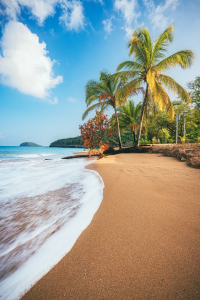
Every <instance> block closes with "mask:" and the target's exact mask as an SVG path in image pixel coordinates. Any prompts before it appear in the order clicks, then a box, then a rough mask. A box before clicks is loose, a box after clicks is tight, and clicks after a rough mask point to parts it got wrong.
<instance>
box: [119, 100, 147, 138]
mask: <svg viewBox="0 0 200 300" xmlns="http://www.w3.org/2000/svg"><path fill="white" fill-rule="evenodd" d="M141 109H142V104H141V103H139V104H137V105H136V106H135V103H134V101H133V100H129V101H128V103H126V104H122V105H121V106H120V107H119V108H118V112H119V113H118V118H119V126H120V129H127V128H130V129H131V131H132V132H133V141H134V143H135V136H136V133H137V130H138V127H139V122H140V113H141Z"/></svg>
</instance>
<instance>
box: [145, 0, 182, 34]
mask: <svg viewBox="0 0 200 300" xmlns="http://www.w3.org/2000/svg"><path fill="white" fill-rule="evenodd" d="M143 2H144V5H145V6H146V8H147V11H148V17H149V19H150V20H151V22H152V23H153V24H154V27H159V28H161V29H164V28H166V27H167V26H168V25H169V22H172V20H169V17H166V16H165V13H166V12H167V11H168V12H169V11H170V10H171V11H172V10H175V9H176V7H177V6H178V4H179V0H165V3H164V5H161V4H159V5H158V6H157V7H156V6H155V3H154V1H153V0H143Z"/></svg>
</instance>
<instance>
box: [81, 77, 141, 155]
mask: <svg viewBox="0 0 200 300" xmlns="http://www.w3.org/2000/svg"><path fill="white" fill-rule="evenodd" d="M125 83H126V77H125V76H123V75H122V76H118V78H115V77H113V76H111V75H110V74H108V73H107V72H101V74H100V80H99V81H95V80H89V81H88V83H87V84H86V97H85V101H86V104H87V106H88V108H87V109H86V111H85V112H84V114H83V116H82V119H83V120H84V119H85V117H86V116H87V115H88V113H89V112H90V111H91V110H94V109H100V113H102V112H103V111H104V110H106V109H107V108H109V107H110V106H111V107H113V108H114V111H115V118H116V125H117V133H118V139H119V148H120V149H121V148H122V143H121V136H120V128H119V120H118V115H117V107H118V105H119V104H121V103H123V102H124V101H125V100H126V99H125V98H120V100H119V99H118V93H119V91H120V89H121V88H122V87H123V86H124V85H125ZM138 90H139V89H138ZM138 90H137V89H135V88H134V91H132V94H133V93H134V92H135V93H137V91H138ZM93 102H95V104H92V103H93ZM91 104H92V105H91Z"/></svg>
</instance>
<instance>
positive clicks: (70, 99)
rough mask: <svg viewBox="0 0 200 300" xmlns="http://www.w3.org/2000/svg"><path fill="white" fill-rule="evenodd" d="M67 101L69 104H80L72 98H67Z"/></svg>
mask: <svg viewBox="0 0 200 300" xmlns="http://www.w3.org/2000/svg"><path fill="white" fill-rule="evenodd" d="M67 101H69V102H71V103H76V102H78V100H77V99H75V98H72V97H69V98H67Z"/></svg>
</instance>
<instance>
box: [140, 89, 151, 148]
mask: <svg viewBox="0 0 200 300" xmlns="http://www.w3.org/2000/svg"><path fill="white" fill-rule="evenodd" d="M148 93H149V83H147V87H146V93H145V97H144V101H143V104H142V110H141V115H140V123H139V129H138V135H137V146H139V145H140V138H141V132H142V121H143V117H144V109H145V106H146V103H147V98H148Z"/></svg>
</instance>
